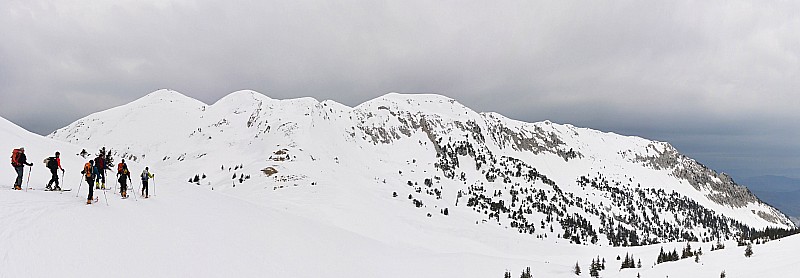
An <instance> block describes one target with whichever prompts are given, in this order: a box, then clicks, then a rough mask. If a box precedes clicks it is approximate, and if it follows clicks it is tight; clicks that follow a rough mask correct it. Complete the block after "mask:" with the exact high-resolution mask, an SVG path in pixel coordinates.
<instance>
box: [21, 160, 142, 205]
mask: <svg viewBox="0 0 800 278" xmlns="http://www.w3.org/2000/svg"><path fill="white" fill-rule="evenodd" d="M110 161H112V160H111V154H108V153H106V149H105V148H102V149H100V153H99V154H98V155H97V157H95V158H94V159H90V160H89V161H88V162H86V164H85V165H84V166H83V170H82V171H81V175H83V176H84V177H85V179H86V183H87V184H88V185H89V196H88V198H87V200H86V204H91V203H92V201H93V200H94V189H99V190H106V170H107V169H110V168H109V164H110ZM44 163H45V164H46V166H47V168H48V169H50V173H51V174H52V175H53V176H52V178H51V179H50V181H49V182H47V186H46V187H45V190H48V191H62V189H61V187H60V186H59V182H58V170H61V174H62V175H63V174H64V168H62V167H61V153H59V152H56V153H55V156H53V157H48V158H46V159H45V160H44ZM11 165H12V166H14V170H15V171H16V172H17V179H16V180H15V181H14V190H22V179H23V178H22V177H23V172H24V169H25V166H30V167H33V163H30V162H28V158H27V156H26V155H25V148H24V147H21V148H19V149H14V151H13V152H12V154H11ZM29 175H30V174H29ZM130 175H131V173H130V171H129V170H128V165H127V164H126V163H125V159H122V161H121V162H120V163H119V164H118V165H117V181H118V182H119V185H120V188H119V189H120V191H119V193H120V195H121V196H122V198H123V199H125V198H128V182H132V181H131V177H130ZM140 177H141V179H142V197H144V198H149V197H150V191H149V189H148V182H149V180H150V179H152V178H153V177H154V175H153V174H152V173H150V168H149V167H145V168H144V170H143V171H142V174H141V175H140ZM53 185H55V186H53ZM92 185H94V186H92Z"/></svg>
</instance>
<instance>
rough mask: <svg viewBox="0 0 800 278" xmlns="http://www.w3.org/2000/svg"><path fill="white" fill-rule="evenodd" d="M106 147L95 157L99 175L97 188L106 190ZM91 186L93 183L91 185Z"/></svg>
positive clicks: (96, 177) (96, 183)
mask: <svg viewBox="0 0 800 278" xmlns="http://www.w3.org/2000/svg"><path fill="white" fill-rule="evenodd" d="M105 156H106V155H105V148H104V149H103V150H102V153H100V154H99V155H97V157H96V158H95V159H94V167H95V168H97V170H98V171H97V176H95V180H96V181H95V189H101V186H102V189H103V190H106V175H105V170H106V161H105ZM90 186H91V185H90Z"/></svg>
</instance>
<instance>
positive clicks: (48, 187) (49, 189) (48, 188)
mask: <svg viewBox="0 0 800 278" xmlns="http://www.w3.org/2000/svg"><path fill="white" fill-rule="evenodd" d="M44 190H46V191H53V188H52V187H50V185H49V184H48V185H47V186H46V187H45V188H44Z"/></svg>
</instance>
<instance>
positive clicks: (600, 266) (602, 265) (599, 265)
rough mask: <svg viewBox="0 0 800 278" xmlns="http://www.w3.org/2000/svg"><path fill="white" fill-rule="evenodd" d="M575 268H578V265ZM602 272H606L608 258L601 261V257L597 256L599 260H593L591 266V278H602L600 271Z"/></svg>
mask: <svg viewBox="0 0 800 278" xmlns="http://www.w3.org/2000/svg"><path fill="white" fill-rule="evenodd" d="M575 266H577V263H576V264H575ZM602 270H606V258H603V259H602V260H601V259H600V256H597V259H592V264H590V265H589V276H591V277H594V278H597V277H600V271H602Z"/></svg>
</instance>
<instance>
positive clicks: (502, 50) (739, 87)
mask: <svg viewBox="0 0 800 278" xmlns="http://www.w3.org/2000/svg"><path fill="white" fill-rule="evenodd" d="M232 3H235V4H232ZM798 34H800V2H798V1H661V3H659V2H655V1H609V2H605V3H601V1H463V0H459V1H409V0H403V1H391V2H390V1H347V0H344V1H322V0H307V1H303V0H292V1H153V0H134V1H123V0H115V1H75V0H59V1H49V0H48V1H39V0H18V1H17V0H0V116H2V117H4V118H6V119H8V120H11V121H13V122H15V123H17V124H19V125H21V126H23V127H25V128H27V129H29V130H31V131H34V132H37V133H40V134H48V133H50V132H52V131H53V130H55V129H57V128H60V127H63V126H65V125H67V124H69V123H71V122H73V121H75V120H77V119H78V118H81V117H83V116H86V115H88V114H91V113H93V112H97V111H100V110H104V109H108V108H111V107H115V106H119V105H122V104H125V103H128V102H130V101H132V100H135V99H137V98H139V97H141V96H143V95H145V94H147V93H149V92H152V91H154V90H157V89H160V88H170V89H174V90H177V91H179V92H181V93H183V94H186V95H188V96H191V97H194V98H197V99H199V100H202V101H204V102H206V103H213V102H215V101H216V100H218V99H219V98H221V97H223V96H224V95H227V94H228V93H231V92H233V91H236V90H240V89H252V90H256V91H259V92H261V93H263V94H265V95H267V96H270V97H273V98H296V97H304V96H311V97H314V98H316V99H318V100H325V99H332V100H335V101H338V102H341V103H344V104H347V105H350V106H355V105H358V104H359V103H361V102H364V101H366V100H369V99H372V98H375V97H378V96H380V95H383V94H385V93H387V92H401V93H437V94H442V95H446V96H449V97H451V98H454V99H456V100H458V101H459V102H461V103H463V104H465V105H467V106H469V107H471V108H472V109H474V110H476V111H494V112H499V113H501V114H504V115H506V116H508V117H511V118H515V119H519V120H524V121H529V122H534V121H541V120H545V119H549V120H552V121H554V122H558V123H571V124H574V125H577V126H582V127H590V128H594V129H599V130H603V131H611V132H616V133H620V134H625V135H636V136H642V137H645V138H649V139H654V140H661V141H668V142H671V143H672V144H673V145H674V146H676V147H677V148H678V149H679V150H680V151H681V152H683V153H685V154H687V155H689V156H691V157H693V158H696V159H698V160H699V161H700V162H702V163H704V164H706V165H708V166H710V167H712V168H714V169H717V170H720V171H724V172H728V173H730V174H732V175H733V176H734V177H738V178H741V177H748V176H756V175H764V174H778V175H786V176H792V177H800V171H798V170H800V164H799V163H800V159H798V155H800V132H798V128H800V113H798V112H797V111H798V109H797V105H798V104H800V91H798V88H800V86H798V85H800V60H799V59H800V56H799V55H800V35H798ZM154 124H157V123H154Z"/></svg>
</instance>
